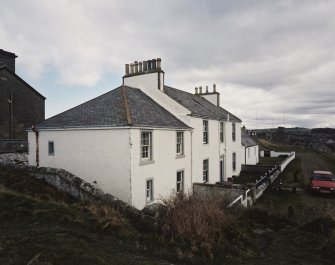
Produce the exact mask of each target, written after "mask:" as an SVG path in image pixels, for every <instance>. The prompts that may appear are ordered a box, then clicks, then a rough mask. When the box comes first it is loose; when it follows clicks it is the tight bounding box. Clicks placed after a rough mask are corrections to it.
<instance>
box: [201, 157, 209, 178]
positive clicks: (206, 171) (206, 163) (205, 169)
mask: <svg viewBox="0 0 335 265" xmlns="http://www.w3.org/2000/svg"><path fill="white" fill-rule="evenodd" d="M208 180H209V159H208V158H207V159H204V160H202V182H203V183H206V182H208Z"/></svg>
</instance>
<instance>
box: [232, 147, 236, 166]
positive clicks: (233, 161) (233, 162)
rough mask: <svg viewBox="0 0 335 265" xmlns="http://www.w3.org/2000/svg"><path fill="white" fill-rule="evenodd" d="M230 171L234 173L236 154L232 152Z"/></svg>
mask: <svg viewBox="0 0 335 265" xmlns="http://www.w3.org/2000/svg"><path fill="white" fill-rule="evenodd" d="M232 169H233V171H236V152H233V154H232Z"/></svg>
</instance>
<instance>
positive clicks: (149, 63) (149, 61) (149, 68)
mask: <svg viewBox="0 0 335 265" xmlns="http://www.w3.org/2000/svg"><path fill="white" fill-rule="evenodd" d="M151 67H152V65H151V60H148V70H151V69H152V68H151Z"/></svg>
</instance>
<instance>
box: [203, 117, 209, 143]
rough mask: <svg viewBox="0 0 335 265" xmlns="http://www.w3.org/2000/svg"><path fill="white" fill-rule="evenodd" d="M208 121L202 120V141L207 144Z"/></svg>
mask: <svg viewBox="0 0 335 265" xmlns="http://www.w3.org/2000/svg"><path fill="white" fill-rule="evenodd" d="M208 128H209V122H208V120H202V143H203V144H208V142H209V137H208V131H209V129H208Z"/></svg>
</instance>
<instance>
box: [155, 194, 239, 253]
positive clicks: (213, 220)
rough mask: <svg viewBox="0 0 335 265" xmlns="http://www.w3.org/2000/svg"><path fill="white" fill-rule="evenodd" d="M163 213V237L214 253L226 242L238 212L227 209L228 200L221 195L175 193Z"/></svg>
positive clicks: (194, 248) (195, 249) (199, 250)
mask: <svg viewBox="0 0 335 265" xmlns="http://www.w3.org/2000/svg"><path fill="white" fill-rule="evenodd" d="M165 203H166V206H167V207H166V211H165V213H164V214H163V215H162V216H161V220H160V222H161V232H162V237H163V240H165V241H167V242H170V243H176V242H180V243H182V244H183V245H187V246H190V248H191V250H192V252H194V253H195V252H202V253H206V254H207V255H209V256H212V254H213V250H214V248H215V247H217V246H220V245H221V244H222V243H223V241H224V235H223V232H224V230H225V229H226V228H227V227H228V226H229V225H230V224H231V223H232V222H233V221H234V220H235V218H236V216H234V215H235V214H236V213H238V211H237V212H236V211H235V212H234V214H232V213H231V211H230V210H228V209H227V208H226V205H227V200H226V199H225V198H222V197H218V196H187V195H184V194H177V195H174V196H171V197H170V198H169V199H168V200H166V201H165Z"/></svg>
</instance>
